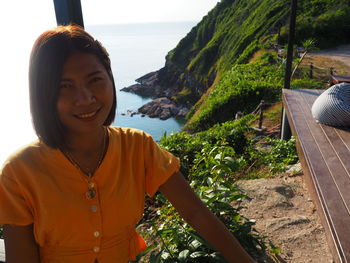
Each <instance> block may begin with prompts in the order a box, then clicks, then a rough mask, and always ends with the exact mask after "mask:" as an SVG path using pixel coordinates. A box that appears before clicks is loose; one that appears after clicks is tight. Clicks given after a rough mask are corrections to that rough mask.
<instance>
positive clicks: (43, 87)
mask: <svg viewBox="0 0 350 263" xmlns="http://www.w3.org/2000/svg"><path fill="white" fill-rule="evenodd" d="M76 52H84V53H89V54H93V55H95V56H96V57H97V58H98V59H99V60H100V62H101V63H102V65H103V66H104V67H105V69H106V71H107V74H108V75H109V77H110V79H111V81H112V83H113V90H114V98H113V104H112V108H111V111H110V112H109V114H108V116H107V119H106V120H105V122H104V125H105V126H108V125H110V124H111V123H112V122H113V120H114V118H115V112H116V106H117V105H116V104H117V102H116V90H115V84H114V79H113V74H112V70H111V62H110V59H109V54H108V52H107V51H106V49H105V48H104V47H103V46H102V45H101V43H100V42H99V41H97V40H95V39H94V38H93V37H92V36H91V35H90V34H88V33H87V32H86V31H85V30H84V29H83V28H82V27H80V26H76V25H67V26H58V27H56V28H54V29H52V30H48V31H46V32H44V33H43V34H41V35H40V36H39V38H38V39H37V40H36V41H35V43H34V46H33V48H32V52H31V55H30V63H29V96H30V111H31V115H32V122H33V127H34V130H35V132H36V134H37V136H38V137H39V139H40V140H42V141H43V142H44V143H46V144H47V145H49V146H50V147H52V148H59V147H61V146H63V145H64V141H65V136H64V134H65V131H64V128H63V125H62V123H61V122H60V120H59V117H58V113H57V99H58V93H59V85H60V79H61V76H62V71H63V66H64V63H65V61H66V60H67V59H68V57H70V56H71V55H73V54H74V53H76Z"/></svg>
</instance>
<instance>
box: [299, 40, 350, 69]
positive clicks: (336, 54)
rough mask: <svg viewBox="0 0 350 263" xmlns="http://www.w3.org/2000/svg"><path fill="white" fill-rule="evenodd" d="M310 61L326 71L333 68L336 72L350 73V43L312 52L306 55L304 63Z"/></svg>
mask: <svg viewBox="0 0 350 263" xmlns="http://www.w3.org/2000/svg"><path fill="white" fill-rule="evenodd" d="M310 63H313V64H314V65H315V66H316V67H319V68H322V69H324V70H326V71H329V69H330V68H333V69H334V73H335V74H339V75H350V45H342V46H339V47H337V48H334V49H331V50H322V51H314V52H311V53H309V54H307V55H306V57H305V58H304V60H303V63H302V64H304V65H306V64H310Z"/></svg>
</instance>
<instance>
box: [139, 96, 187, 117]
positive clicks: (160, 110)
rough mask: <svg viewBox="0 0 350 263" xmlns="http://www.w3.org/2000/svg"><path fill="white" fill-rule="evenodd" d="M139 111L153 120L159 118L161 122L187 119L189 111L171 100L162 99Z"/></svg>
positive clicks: (144, 106) (155, 100)
mask: <svg viewBox="0 0 350 263" xmlns="http://www.w3.org/2000/svg"><path fill="white" fill-rule="evenodd" d="M138 111H139V112H140V113H143V114H146V115H148V116H149V117H151V118H156V117H158V118H160V119H161V120H166V119H168V118H170V117H185V115H186V114H187V112H188V109H187V108H186V107H185V106H177V105H176V104H175V103H174V102H173V101H171V100H170V99H168V98H166V97H162V98H157V99H154V100H153V101H151V102H149V103H147V104H145V105H143V106H142V107H141V108H139V109H138Z"/></svg>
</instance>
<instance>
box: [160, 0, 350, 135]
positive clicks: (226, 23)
mask: <svg viewBox="0 0 350 263" xmlns="http://www.w3.org/2000/svg"><path fill="white" fill-rule="evenodd" d="M299 2H300V3H299V6H298V17H297V33H296V35H297V44H298V45H299V46H300V45H302V43H303V42H304V41H305V40H307V39H314V40H315V41H316V42H315V43H316V46H317V47H319V48H327V47H332V46H335V45H339V44H343V43H348V42H349V41H350V8H349V6H348V1H345V0H304V1H299ZM289 15H290V0H249V1H247V0H222V1H221V2H219V3H218V4H217V5H216V6H215V8H214V9H212V10H211V11H210V12H209V13H208V14H207V15H206V16H205V17H204V18H203V19H202V21H201V22H200V23H199V24H198V25H197V26H195V27H194V28H193V29H192V30H191V31H190V32H189V33H188V34H187V36H186V37H185V38H183V39H182V40H181V41H180V42H179V44H178V45H177V46H176V48H175V49H173V50H172V51H170V52H169V53H168V55H167V59H166V65H165V67H164V68H163V69H161V70H160V75H159V79H160V81H161V83H162V84H163V85H167V86H171V85H174V84H173V83H176V85H177V86H176V92H177V93H176V94H175V95H174V96H173V97H172V99H173V100H175V101H176V102H177V103H179V104H184V105H187V106H188V107H192V109H191V111H190V112H189V114H188V119H189V121H188V123H187V125H186V127H185V128H186V129H187V130H190V131H197V130H203V129H206V128H208V127H210V126H211V125H213V124H214V123H215V122H216V121H218V122H223V121H225V120H228V119H230V117H231V118H232V116H234V113H235V112H236V111H237V110H238V109H239V110H241V111H243V112H245V113H248V111H249V110H251V109H252V107H254V105H256V104H257V102H258V101H259V100H260V99H264V96H265V95H266V96H268V98H265V99H268V100H270V101H274V100H276V99H278V96H279V93H278V90H279V89H280V88H281V87H282V86H281V85H282V82H281V80H282V77H283V69H284V66H283V65H280V64H281V62H278V61H276V59H274V58H272V57H273V56H272V57H270V59H269V61H270V62H271V63H269V62H266V61H265V63H260V62H259V63H260V64H259V63H256V64H255V65H254V66H250V65H249V64H248V65H249V66H237V64H246V63H248V62H249V59H250V58H251V57H252V55H253V54H254V53H255V52H256V51H258V50H260V49H264V50H271V49H272V48H273V47H275V46H276V45H282V46H283V45H285V44H286V42H287V39H288V20H289ZM258 64H259V65H260V67H270V68H269V70H270V71H273V72H274V74H275V75H274V77H272V79H271V78H270V77H268V79H266V76H265V75H264V74H265V73H264V74H262V76H261V79H259V71H260V69H259V66H258ZM250 67H252V69H250ZM237 70H238V71H239V73H237V72H236V71H237ZM245 70H246V71H247V74H245V73H244V71H245ZM266 70H267V71H268V69H262V70H261V71H262V72H265V71H266ZM251 71H255V72H256V74H255V75H254V76H252V75H251V73H249V72H251ZM236 73H237V74H238V75H239V77H238V75H237V74H236ZM277 73H278V77H277V75H276V74H277ZM245 77H246V79H245ZM252 78H254V81H255V82H254V83H252V82H251V79H252ZM269 81H270V83H269ZM271 81H272V82H273V83H271ZM305 81H306V80H305ZM221 82H222V83H221ZM214 83H215V84H214ZM259 83H260V84H261V85H260V84H259ZM314 85H315V82H312V85H311V86H314ZM272 86H273V87H272ZM220 87H221V88H220ZM249 87H252V90H254V91H252V93H251V92H248V93H247V92H246V93H245V95H242V94H240V92H239V90H240V89H242V90H248V89H250V88H249ZM209 88H211V89H209ZM217 88H219V89H221V91H215V89H217ZM208 89H209V91H208ZM271 89H275V91H272V93H271V92H270V91H271ZM212 91H213V92H212ZM212 93H213V95H211V94H212ZM203 94H205V96H204V97H203ZM218 94H219V95H218ZM234 94H236V95H237V98H236V99H233V98H234V97H235V96H236V95H234ZM254 94H257V96H256V97H255V98H254ZM271 94H274V95H275V96H272V95H271ZM238 95H239V96H238ZM241 95H242V96H243V97H242V96H241ZM212 96H216V97H217V99H211V97H212ZM245 98H249V103H247V104H246V103H243V101H242V99H245ZM208 99H209V100H211V102H206V100H208ZM220 99H222V100H224V101H221V102H220V101H219V100H220ZM213 103H214V104H216V105H214V107H213ZM194 104H195V106H194V107H193V105H194ZM233 104H234V105H233ZM238 104H242V105H241V106H240V105H238ZM209 105H211V106H209ZM238 106H239V107H238ZM222 107H224V108H222ZM198 110H200V111H201V112H202V113H201V112H198ZM196 112H197V113H196ZM203 112H206V113H203ZM215 112H218V113H220V114H216V113H215ZM222 112H230V116H228V115H227V114H221V113H222ZM204 115H205V116H206V117H205V116H204ZM199 116H201V117H200V118H201V119H200V120H198V118H199Z"/></svg>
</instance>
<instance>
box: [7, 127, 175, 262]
mask: <svg viewBox="0 0 350 263" xmlns="http://www.w3.org/2000/svg"><path fill="white" fill-rule="evenodd" d="M108 133H109V145H108V149H107V153H106V156H105V158H104V160H103V162H102V163H101V165H100V167H99V168H98V170H97V171H96V172H95V174H94V176H93V177H92V180H91V182H90V183H93V184H94V185H95V189H96V190H97V193H96V196H95V197H94V198H93V199H91V200H89V199H88V198H87V197H86V191H87V189H88V183H89V182H87V177H86V176H85V175H83V174H82V173H81V172H80V171H79V170H78V169H77V168H76V167H75V166H74V165H72V164H71V163H70V162H69V161H68V159H67V158H66V157H65V156H64V155H63V153H62V152H61V151H60V150H57V149H52V148H50V147H48V146H47V145H45V144H44V143H41V142H39V141H37V142H35V143H33V144H31V145H29V146H26V147H25V148H23V149H22V150H20V151H18V152H17V153H16V154H14V155H13V156H11V157H10V158H9V159H8V160H7V161H6V162H5V164H4V167H3V168H2V170H1V173H0V225H3V224H12V225H29V224H34V236H35V239H36V242H37V243H38V245H39V246H40V257H41V262H44V263H63V262H64V263H73V262H74V263H77V262H84V263H85V262H87V263H90V262H91V263H93V262H94V261H95V259H98V261H99V263H109V262H111V263H112V262H113V263H119V262H120V263H126V262H127V261H128V260H133V259H135V257H136V255H137V254H138V253H140V252H141V251H142V250H144V249H145V248H146V245H145V242H144V241H143V239H142V238H141V236H140V235H138V234H137V233H136V231H135V225H136V224H137V222H138V221H139V220H140V219H141V218H142V215H143V209H144V199H145V193H147V194H149V195H150V196H153V195H154V194H155V193H156V191H157V189H158V187H159V186H160V185H161V184H163V183H164V182H165V181H166V180H167V179H168V178H169V177H170V176H171V175H172V174H174V173H175V172H176V171H178V169H179V160H178V159H177V158H176V157H174V156H173V155H172V154H170V153H168V152H166V151H164V150H162V149H160V148H159V147H158V145H157V144H156V143H155V142H154V141H153V139H152V137H150V136H149V135H147V134H145V133H144V132H142V131H139V130H135V129H128V128H119V127H108Z"/></svg>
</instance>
